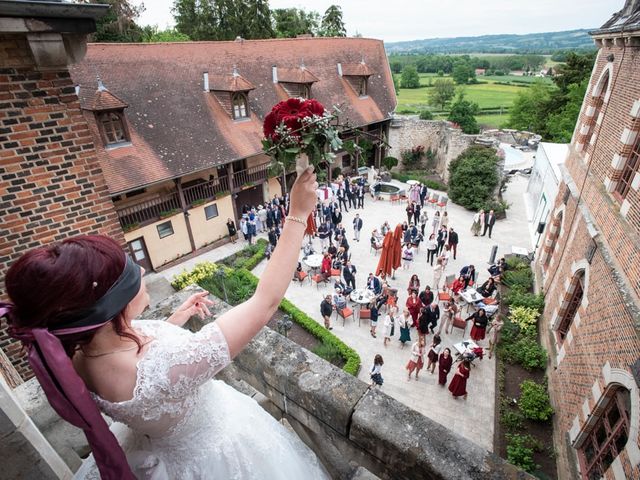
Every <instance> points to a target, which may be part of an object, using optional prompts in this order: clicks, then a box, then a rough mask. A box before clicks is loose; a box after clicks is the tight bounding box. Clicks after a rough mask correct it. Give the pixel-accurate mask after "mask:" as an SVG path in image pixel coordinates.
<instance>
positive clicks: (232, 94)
mask: <svg viewBox="0 0 640 480" xmlns="http://www.w3.org/2000/svg"><path fill="white" fill-rule="evenodd" d="M255 88H256V87H254V86H253V84H252V83H251V82H250V81H248V80H247V79H245V78H244V77H243V76H242V75H240V74H239V73H238V69H237V68H236V67H233V72H232V74H231V75H209V74H208V73H205V91H208V92H210V93H212V94H213V96H214V97H215V98H216V99H217V100H218V103H219V104H220V106H222V108H224V110H225V111H226V112H227V113H228V114H229V116H230V117H231V118H232V119H233V120H245V119H248V118H250V116H251V112H250V110H249V92H250V91H251V90H253V89H255Z"/></svg>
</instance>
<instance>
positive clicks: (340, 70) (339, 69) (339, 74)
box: [338, 62, 342, 77]
mask: <svg viewBox="0 0 640 480" xmlns="http://www.w3.org/2000/svg"><path fill="white" fill-rule="evenodd" d="M338 76H339V77H341V76H342V64H341V63H339V62H338Z"/></svg>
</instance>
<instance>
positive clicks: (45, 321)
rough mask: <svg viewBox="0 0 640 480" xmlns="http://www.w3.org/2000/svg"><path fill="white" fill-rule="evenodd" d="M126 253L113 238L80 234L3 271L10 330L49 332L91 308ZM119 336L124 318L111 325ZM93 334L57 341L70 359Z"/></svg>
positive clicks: (118, 271) (111, 281)
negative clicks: (24, 329) (26, 329)
mask: <svg viewBox="0 0 640 480" xmlns="http://www.w3.org/2000/svg"><path fill="white" fill-rule="evenodd" d="M125 258H126V257H125V253H124V252H123V251H122V248H120V246H119V245H118V244H117V243H116V242H115V241H114V240H112V239H111V238H108V237H104V236H100V235H81V236H77V237H73V238H69V239H66V240H64V241H62V242H60V243H55V244H52V245H47V246H45V247H39V248H36V249H34V250H31V251H29V252H27V253H25V254H24V255H23V256H22V257H20V258H19V259H18V260H17V261H16V262H15V263H14V264H13V265H11V268H9V271H8V272H7V276H6V278H5V285H6V289H7V293H8V294H9V297H10V299H11V301H12V302H13V303H14V304H15V308H13V309H12V310H11V312H10V313H9V316H8V319H9V323H10V324H11V325H12V326H14V327H30V328H38V327H39V328H52V327H55V326H56V325H59V324H62V323H64V322H65V321H66V320H67V319H68V318H69V317H70V316H72V315H73V314H75V313H77V312H78V311H82V310H84V309H86V308H88V307H90V306H91V305H93V304H94V303H95V302H96V301H97V300H98V299H99V298H100V297H102V296H103V295H104V294H105V293H106V292H107V290H109V288H110V287H111V286H112V285H113V284H114V283H115V282H116V280H117V279H118V277H119V276H120V274H121V273H122V271H123V269H124V265H125ZM112 322H113V327H114V330H115V332H116V333H117V334H118V335H121V336H124V337H128V338H131V339H132V340H134V341H135V342H136V343H138V346H140V345H141V344H140V341H139V340H138V338H137V337H135V336H134V335H131V334H129V333H125V332H124V317H123V315H122V313H121V314H120V315H118V316H116V317H115V318H114V319H113V320H112ZM95 332H96V330H88V331H86V332H82V333H77V334H72V335H67V336H65V337H61V338H60V340H61V341H62V344H63V345H64V348H65V351H66V352H67V354H68V355H69V356H70V357H72V356H73V354H74V353H75V351H76V349H77V348H78V347H79V346H81V345H85V344H87V343H89V342H91V339H92V338H93V336H94V334H95Z"/></svg>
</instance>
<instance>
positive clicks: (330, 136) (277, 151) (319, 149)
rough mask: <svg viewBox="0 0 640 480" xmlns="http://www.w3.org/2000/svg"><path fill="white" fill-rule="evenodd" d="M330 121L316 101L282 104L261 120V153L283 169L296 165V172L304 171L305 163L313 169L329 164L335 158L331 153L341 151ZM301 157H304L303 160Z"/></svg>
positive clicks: (283, 102) (326, 112)
mask: <svg viewBox="0 0 640 480" xmlns="http://www.w3.org/2000/svg"><path fill="white" fill-rule="evenodd" d="M335 110H336V111H337V109H335ZM334 119H336V116H335V115H334V114H332V113H330V112H329V111H328V110H326V109H325V108H324V106H323V105H322V104H321V103H320V102H318V101H317V100H313V99H310V100H304V99H301V98H290V99H288V100H284V101H282V102H280V103H278V104H277V105H275V106H274V107H273V108H272V109H271V112H270V113H269V114H268V115H267V116H266V117H265V119H264V125H263V132H264V137H265V138H264V139H263V140H262V146H263V149H264V151H265V153H266V154H267V155H269V156H270V157H271V158H273V160H274V162H276V163H279V164H281V165H282V166H283V167H284V168H285V169H289V167H291V166H292V165H293V164H294V163H295V162H296V161H298V163H297V167H298V170H299V171H301V170H303V169H304V168H306V167H307V165H308V162H309V161H310V162H311V163H312V164H313V165H314V166H317V165H318V164H319V163H320V162H322V161H327V162H328V163H332V161H333V159H334V158H335V155H334V154H333V153H332V151H335V150H338V149H340V148H341V147H342V140H341V139H340V137H339V135H338V129H337V126H336V125H335V124H334V122H333V120H334ZM301 154H306V158H305V156H304V155H301ZM298 173H300V172H298Z"/></svg>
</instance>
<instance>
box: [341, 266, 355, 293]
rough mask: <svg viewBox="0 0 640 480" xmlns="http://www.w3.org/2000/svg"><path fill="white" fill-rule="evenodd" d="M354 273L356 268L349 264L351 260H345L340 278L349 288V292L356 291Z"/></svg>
mask: <svg viewBox="0 0 640 480" xmlns="http://www.w3.org/2000/svg"><path fill="white" fill-rule="evenodd" d="M356 272H357V270H356V267H355V266H354V265H352V264H351V260H347V261H346V263H345V266H344V267H343V268H342V276H343V278H344V282H345V283H346V284H347V286H348V287H351V290H355V289H356Z"/></svg>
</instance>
